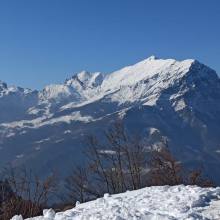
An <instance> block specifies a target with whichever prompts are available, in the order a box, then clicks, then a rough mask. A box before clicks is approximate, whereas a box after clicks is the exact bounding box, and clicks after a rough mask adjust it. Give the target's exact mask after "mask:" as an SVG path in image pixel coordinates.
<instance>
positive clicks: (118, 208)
mask: <svg viewBox="0 0 220 220" xmlns="http://www.w3.org/2000/svg"><path fill="white" fill-rule="evenodd" d="M31 219H32V220H111V219H112V220H131V219H132V220H133V219H134V220H137V219H138V220H151V219H154V220H171V219H172V220H175V219H178V220H183V219H185V220H186V219H187V220H192V219H198V220H199V219H203V220H204V219H216V220H217V219H220V188H200V187H197V186H183V185H179V186H153V187H147V188H144V189H140V190H136V191H129V192H126V193H122V194H117V195H108V194H105V195H104V197H103V198H99V199H97V200H95V201H91V202H87V203H84V204H78V203H77V204H76V207H75V208H73V209H71V210H68V211H65V212H60V213H56V214H55V212H54V211H53V210H52V209H49V210H44V214H43V216H39V217H35V218H29V220H31ZM12 220H23V219H22V217H21V216H15V217H13V218H12Z"/></svg>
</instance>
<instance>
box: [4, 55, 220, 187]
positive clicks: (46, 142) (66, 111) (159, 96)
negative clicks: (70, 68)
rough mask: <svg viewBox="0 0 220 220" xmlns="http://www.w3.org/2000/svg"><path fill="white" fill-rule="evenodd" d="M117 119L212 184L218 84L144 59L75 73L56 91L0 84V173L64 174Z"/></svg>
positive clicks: (191, 69)
mask: <svg viewBox="0 0 220 220" xmlns="http://www.w3.org/2000/svg"><path fill="white" fill-rule="evenodd" d="M117 119H120V120H122V121H123V123H124V124H125V126H126V128H127V129H128V130H129V131H130V132H132V133H137V134H141V136H143V137H145V138H146V139H147V141H149V143H150V144H151V145H155V146H157V145H158V144H160V142H161V140H162V139H163V138H164V137H166V138H167V139H168V141H169V147H170V148H171V150H172V151H173V152H174V154H175V155H176V157H177V158H178V159H179V160H181V161H182V162H184V163H185V164H187V166H189V167H192V166H197V167H198V166H199V167H201V166H202V167H203V168H204V170H205V171H206V173H207V174H208V175H210V177H211V178H213V179H214V180H215V181H216V182H217V183H220V176H219V175H217V174H218V173H219V172H218V167H219V165H220V129H219V125H220V78H219V76H218V75H217V73H216V72H215V71H214V70H212V69H211V68H209V67H208V66H206V65H204V64H202V63H200V62H199V61H197V60H193V59H188V60H183V61H177V60H174V59H159V58H156V57H155V56H151V57H149V58H147V59H145V60H143V61H141V62H139V63H137V64H134V65H131V66H127V67H125V68H122V69H120V70H118V71H115V72H113V73H108V74H103V73H100V72H95V73H90V72H87V71H82V72H80V73H77V74H74V75H73V76H72V77H71V78H69V79H67V80H65V82H64V83H63V84H56V85H55V84H53V85H48V86H46V87H45V88H44V89H43V90H41V91H37V90H30V89H24V88H20V87H16V86H8V85H7V84H6V83H4V82H2V81H0V167H4V166H7V165H11V166H13V167H19V166H22V165H25V166H27V167H31V168H33V169H34V170H35V171H36V172H38V173H40V175H42V176H44V175H48V173H50V172H51V171H52V170H54V169H55V170H59V171H60V172H62V175H66V174H67V173H68V169H70V168H71V167H72V166H74V164H78V163H81V162H82V161H83V154H82V152H83V149H84V147H85V144H84V140H85V137H86V136H87V135H89V134H95V135H97V136H100V137H101V136H102V135H103V132H104V130H105V129H107V128H108V127H109V126H110V125H111V123H112V122H114V121H115V120H117Z"/></svg>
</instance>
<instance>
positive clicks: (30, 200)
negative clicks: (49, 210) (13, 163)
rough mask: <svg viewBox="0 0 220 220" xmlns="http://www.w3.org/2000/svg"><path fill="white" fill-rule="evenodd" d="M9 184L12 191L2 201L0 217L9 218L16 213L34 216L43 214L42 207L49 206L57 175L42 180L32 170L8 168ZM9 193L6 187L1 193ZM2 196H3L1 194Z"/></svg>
mask: <svg viewBox="0 0 220 220" xmlns="http://www.w3.org/2000/svg"><path fill="white" fill-rule="evenodd" d="M5 173H6V176H5V179H7V181H6V182H7V186H8V187H9V188H10V191H11V192H12V193H11V194H10V195H8V196H7V198H6V197H5V196H4V197H5V199H4V200H3V201H2V203H1V215H0V219H2V220H6V219H7V220H8V219H10V218H11V217H12V216H14V215H16V214H21V215H22V216H23V217H33V216H36V215H40V214H42V209H43V208H44V207H46V206H47V202H48V199H49V198H50V196H51V194H53V193H54V190H55V187H56V178H55V175H51V176H49V177H47V178H46V179H45V180H41V179H40V178H39V177H38V176H37V175H34V174H33V172H32V171H31V170H27V169H25V168H23V169H20V170H16V171H15V170H13V169H7V171H6V172H5ZM6 193H8V189H7V188H6V187H5V188H4V189H3V190H2V191H1V195H5V194H6ZM0 197H1V196H0Z"/></svg>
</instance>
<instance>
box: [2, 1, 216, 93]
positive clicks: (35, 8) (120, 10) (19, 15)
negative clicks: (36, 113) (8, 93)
mask: <svg viewBox="0 0 220 220" xmlns="http://www.w3.org/2000/svg"><path fill="white" fill-rule="evenodd" d="M150 55H156V56H157V57H161V58H176V59H185V58H195V59H198V60H200V61H201V62H203V63H205V64H207V65H209V66H210V67H212V68H214V69H215V70H216V71H217V72H218V73H220V0H0V79H1V80H3V81H6V82H7V83H8V84H16V85H19V86H23V87H29V88H37V89H39V88H43V86H44V85H46V84H49V83H59V82H63V81H64V80H65V79H66V78H67V77H68V76H70V75H71V74H72V73H75V72H78V71H81V70H88V71H102V72H111V71H114V70H116V69H118V68H121V67H123V66H126V65H129V64H133V63H136V62H137V61H140V60H142V59H145V58H147V57H148V56H150Z"/></svg>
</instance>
